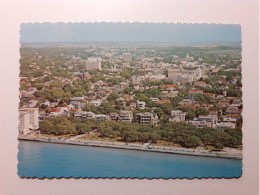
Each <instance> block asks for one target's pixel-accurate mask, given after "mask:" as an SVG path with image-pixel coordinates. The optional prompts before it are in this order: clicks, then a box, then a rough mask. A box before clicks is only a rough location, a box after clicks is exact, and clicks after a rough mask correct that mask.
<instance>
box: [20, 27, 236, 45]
mask: <svg viewBox="0 0 260 195" xmlns="http://www.w3.org/2000/svg"><path fill="white" fill-rule="evenodd" d="M20 42H21V43H51V42H55V43H64V42H65V43H70V42H71V43H80V42H144V43H145V42H152V43H163V42H165V43H173V44H187V43H192V44H199V45H200V44H204V43H207V44H209V43H210V44H213V43H222V44H224V43H227V42H229V43H230V42H231V43H232V42H233V43H240V42H241V26H240V25H235V24H180V23H177V24H173V23H137V22H135V23H105V22H101V23H61V22H59V23H23V24H21V28H20Z"/></svg>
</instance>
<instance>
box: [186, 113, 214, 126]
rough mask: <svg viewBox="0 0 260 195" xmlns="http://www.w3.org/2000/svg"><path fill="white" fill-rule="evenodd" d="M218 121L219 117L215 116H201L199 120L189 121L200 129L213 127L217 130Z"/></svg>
mask: <svg viewBox="0 0 260 195" xmlns="http://www.w3.org/2000/svg"><path fill="white" fill-rule="evenodd" d="M217 121H218V117H217V116H215V115H199V117H198V118H194V119H193V120H192V121H189V123H191V124H192V125H193V126H195V127H198V128H203V127H212V128H215V127H216V124H217Z"/></svg>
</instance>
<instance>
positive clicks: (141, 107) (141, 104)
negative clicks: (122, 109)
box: [136, 100, 146, 110]
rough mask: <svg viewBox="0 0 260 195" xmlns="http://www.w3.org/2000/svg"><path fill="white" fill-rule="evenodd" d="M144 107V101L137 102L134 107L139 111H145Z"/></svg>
mask: <svg viewBox="0 0 260 195" xmlns="http://www.w3.org/2000/svg"><path fill="white" fill-rule="evenodd" d="M145 105H146V103H145V102H144V101H139V100H137V103H136V107H137V108H138V109H141V110H143V109H145Z"/></svg>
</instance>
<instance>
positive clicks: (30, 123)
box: [18, 108, 39, 134]
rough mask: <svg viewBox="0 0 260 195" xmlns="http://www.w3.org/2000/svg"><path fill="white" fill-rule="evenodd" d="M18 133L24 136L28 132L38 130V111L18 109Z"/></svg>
mask: <svg viewBox="0 0 260 195" xmlns="http://www.w3.org/2000/svg"><path fill="white" fill-rule="evenodd" d="M18 128H19V133H21V134H26V133H28V131H29V130H30V129H31V130H35V129H39V109H38V108H22V109H19V127H18Z"/></svg>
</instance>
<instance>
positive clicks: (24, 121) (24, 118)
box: [18, 110, 29, 134]
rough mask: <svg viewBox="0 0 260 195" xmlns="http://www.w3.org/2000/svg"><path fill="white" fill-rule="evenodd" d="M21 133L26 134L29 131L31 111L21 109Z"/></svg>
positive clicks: (19, 126)
mask: <svg viewBox="0 0 260 195" xmlns="http://www.w3.org/2000/svg"><path fill="white" fill-rule="evenodd" d="M18 130H19V134H26V133H28V132H29V113H28V112H27V111H20V110H19V125H18Z"/></svg>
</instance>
